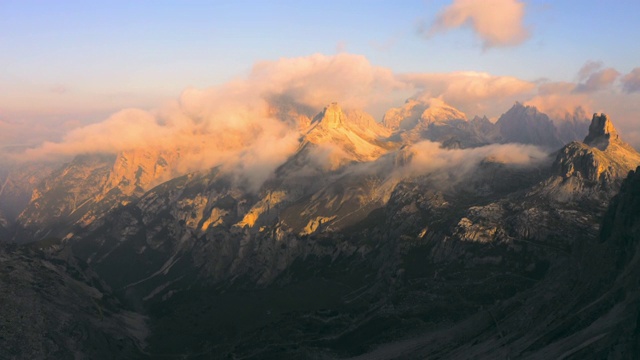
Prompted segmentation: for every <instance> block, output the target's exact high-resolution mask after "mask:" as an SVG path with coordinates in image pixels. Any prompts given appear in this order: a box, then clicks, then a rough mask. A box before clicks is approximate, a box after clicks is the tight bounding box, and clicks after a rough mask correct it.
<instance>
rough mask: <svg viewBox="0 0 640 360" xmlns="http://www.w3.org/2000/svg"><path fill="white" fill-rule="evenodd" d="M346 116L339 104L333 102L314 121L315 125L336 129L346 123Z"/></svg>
mask: <svg viewBox="0 0 640 360" xmlns="http://www.w3.org/2000/svg"><path fill="white" fill-rule="evenodd" d="M344 120H345V115H344V113H343V112H342V108H340V105H338V103H337V102H332V103H331V104H329V105H328V106H326V107H325V108H324V110H322V112H321V113H320V114H318V115H316V117H315V118H314V119H313V123H318V124H320V125H321V126H324V127H326V128H328V129H335V128H337V127H339V126H340V125H341V124H343V123H344Z"/></svg>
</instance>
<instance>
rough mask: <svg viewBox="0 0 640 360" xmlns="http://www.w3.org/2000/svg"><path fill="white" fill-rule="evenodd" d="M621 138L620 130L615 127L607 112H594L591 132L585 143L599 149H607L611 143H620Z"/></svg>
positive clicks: (590, 127) (590, 126)
mask: <svg viewBox="0 0 640 360" xmlns="http://www.w3.org/2000/svg"><path fill="white" fill-rule="evenodd" d="M619 142H620V138H619V136H618V132H617V131H616V129H615V128H614V127H613V124H612V123H611V121H610V120H609V118H608V117H607V115H605V114H600V115H598V114H593V120H591V125H589V134H587V137H586V138H585V139H584V143H585V144H587V145H589V146H592V147H595V148H598V149H599V150H602V151H604V150H606V149H607V148H608V147H609V144H610V143H619Z"/></svg>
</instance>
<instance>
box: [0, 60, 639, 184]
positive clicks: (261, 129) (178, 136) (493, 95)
mask: <svg viewBox="0 0 640 360" xmlns="http://www.w3.org/2000/svg"><path fill="white" fill-rule="evenodd" d="M638 69H639V68H636V69H634V70H633V71H632V72H630V73H629V74H619V73H618V71H616V70H615V69H611V68H605V67H604V66H603V64H601V63H597V62H589V63H587V64H586V65H585V66H584V67H583V68H582V69H580V70H579V71H578V76H577V79H578V80H577V81H576V82H575V83H570V82H564V83H562V82H551V81H543V82H533V81H527V80H522V79H518V78H514V77H506V76H494V75H491V74H487V73H481V72H453V73H420V74H395V73H394V72H393V71H392V70H390V69H388V68H384V67H379V66H375V65H372V64H371V63H370V62H369V61H368V60H367V59H366V58H365V57H364V56H359V55H353V54H345V53H341V54H338V55H334V56H326V55H321V54H316V55H311V56H307V57H300V58H284V59H280V60H275V61H263V62H259V63H257V64H256V65H255V66H254V67H253V69H252V70H251V72H250V73H249V74H248V76H246V77H244V78H240V79H237V80H235V81H232V82H229V83H226V84H223V85H220V86H216V87H212V88H209V89H203V90H200V89H187V90H185V91H184V92H183V93H182V95H181V96H180V98H179V99H177V100H175V101H173V102H170V103H168V104H166V105H165V106H164V107H163V108H161V109H157V110H153V111H146V110H140V109H125V110H122V111H119V112H117V113H115V114H113V115H112V116H110V117H108V118H107V119H106V120H104V121H102V122H97V123H93V124H91V125H86V126H81V127H76V128H73V130H71V131H69V132H67V133H66V135H64V136H63V137H62V140H59V141H45V142H42V143H41V145H39V146H37V147H34V148H30V149H28V150H26V151H24V152H21V153H18V154H16V153H15V152H12V153H11V154H10V155H6V154H5V155H6V157H11V158H12V159H14V160H19V161H25V160H58V159H64V158H70V157H72V156H74V155H76V154H81V153H112V154H115V153H118V152H120V151H125V150H132V149H137V148H153V149H158V150H159V151H177V152H179V153H180V157H179V161H178V162H177V163H176V164H175V167H176V169H175V170H176V171H177V172H179V173H184V172H188V171H193V170H198V169H205V168H210V167H212V166H216V165H221V164H224V166H225V167H226V168H227V169H229V170H230V171H235V172H238V173H242V174H249V176H248V177H249V178H250V179H252V180H251V181H252V182H253V184H254V185H256V184H260V183H261V182H262V181H264V180H265V179H267V178H268V177H269V176H270V175H271V174H272V173H273V171H274V169H275V168H277V166H279V165H280V164H282V163H283V162H284V161H285V160H286V159H287V158H288V157H289V156H290V155H291V154H293V153H294V152H295V151H296V150H297V147H298V145H299V138H300V135H301V133H300V128H301V127H302V126H303V125H304V124H308V121H309V119H310V118H311V117H313V115H315V114H316V113H317V112H319V111H321V110H322V108H323V106H325V105H326V104H328V103H330V102H332V101H338V102H339V103H340V104H341V106H342V107H343V108H356V109H365V110H367V111H374V112H375V115H376V116H377V118H378V120H380V119H381V115H382V113H383V112H384V110H386V109H388V108H390V107H392V106H398V105H399V103H401V102H402V101H404V99H406V97H408V96H413V97H416V98H422V99H429V98H439V99H441V100H444V101H445V102H447V103H449V104H451V105H453V106H454V107H456V108H458V109H460V110H462V111H463V112H465V113H466V114H467V116H468V117H472V116H474V115H488V116H489V117H490V118H497V117H498V116H499V115H500V114H502V113H503V112H505V111H506V110H507V109H508V108H509V107H510V106H511V105H512V104H513V102H514V101H516V100H517V101H521V102H524V103H526V104H528V105H534V106H536V107H538V108H539V110H541V111H542V112H546V113H548V114H549V115H550V116H551V117H552V118H555V119H557V120H558V121H561V120H562V119H564V117H565V115H566V114H567V113H573V112H575V111H576V109H577V108H582V109H584V110H585V111H586V112H587V113H589V112H593V111H598V112H605V113H608V114H610V115H611V118H612V119H613V120H614V122H615V124H616V127H618V128H619V129H620V130H621V133H622V136H623V137H624V138H625V139H627V140H628V141H631V142H632V144H633V145H636V146H638V145H640V133H638V129H637V125H636V121H637V120H636V119H637V114H639V113H640V101H638V100H640V94H639V93H640V91H639V90H638V89H640V86H638V84H640V81H639V80H638V79H640V75H638V74H640V71H639V70H638ZM0 120H2V119H0ZM5 127H6V128H9V127H11V131H14V132H15V131H16V129H15V127H16V124H14V123H10V122H7V121H0V133H2V131H3V128H5ZM0 140H1V141H2V142H3V144H2V145H3V146H2V147H6V146H8V145H12V144H9V143H7V142H6V141H7V139H4V138H0ZM634 141H637V142H634ZM433 146H434V145H431V144H429V145H427V144H424V145H416V146H415V148H416V149H418V148H420V149H421V151H424V154H426V155H416V156H417V158H416V160H415V161H416V162H421V161H422V160H420V159H421V157H422V156H425V158H424V165H425V167H426V168H429V164H432V163H437V162H438V161H440V160H438V159H440V158H441V156H444V160H443V166H444V165H446V163H448V162H454V161H453V160H455V159H451V158H447V157H465V158H468V157H473V158H474V159H475V158H476V155H477V154H482V152H483V151H485V150H482V148H480V149H474V150H468V151H466V150H460V151H451V152H449V151H447V152H443V153H441V152H437V153H434V150H433V149H432V147H433ZM505 146H506V145H505ZM421 147H424V149H422V148H421ZM486 149H487V150H486V151H489V150H490V149H493V150H491V151H496V152H497V153H501V151H499V149H506V148H503V147H499V148H490V147H489V148H486ZM511 150H513V149H511ZM531 151H533V150H531V149H527V151H525V152H526V153H530V152H531ZM516 153H517V152H516ZM445 154H446V155H445ZM485 155H486V154H485ZM529 155H530V154H529ZM501 156H507V154H503V155H501Z"/></svg>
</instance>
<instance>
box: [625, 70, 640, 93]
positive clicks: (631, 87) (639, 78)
mask: <svg viewBox="0 0 640 360" xmlns="http://www.w3.org/2000/svg"><path fill="white" fill-rule="evenodd" d="M622 90H624V92H626V93H634V92H640V67H637V68H634V69H633V70H631V72H630V73H628V74H627V75H625V76H623V77H622Z"/></svg>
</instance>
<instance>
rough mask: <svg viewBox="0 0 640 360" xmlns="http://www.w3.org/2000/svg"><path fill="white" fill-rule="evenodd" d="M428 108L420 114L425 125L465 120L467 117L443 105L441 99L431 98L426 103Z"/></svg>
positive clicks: (451, 107) (449, 106)
mask: <svg viewBox="0 0 640 360" xmlns="http://www.w3.org/2000/svg"><path fill="white" fill-rule="evenodd" d="M428 105H429V107H428V108H427V109H426V110H424V112H422V115H421V116H420V119H421V120H422V121H423V122H425V123H426V124H431V123H434V122H439V121H440V122H446V121H449V120H467V116H466V115H465V114H464V113H463V112H462V111H460V110H458V109H456V108H454V107H453V106H451V105H449V104H447V103H445V102H444V101H442V100H441V99H438V98H433V99H430V100H429V101H428Z"/></svg>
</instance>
